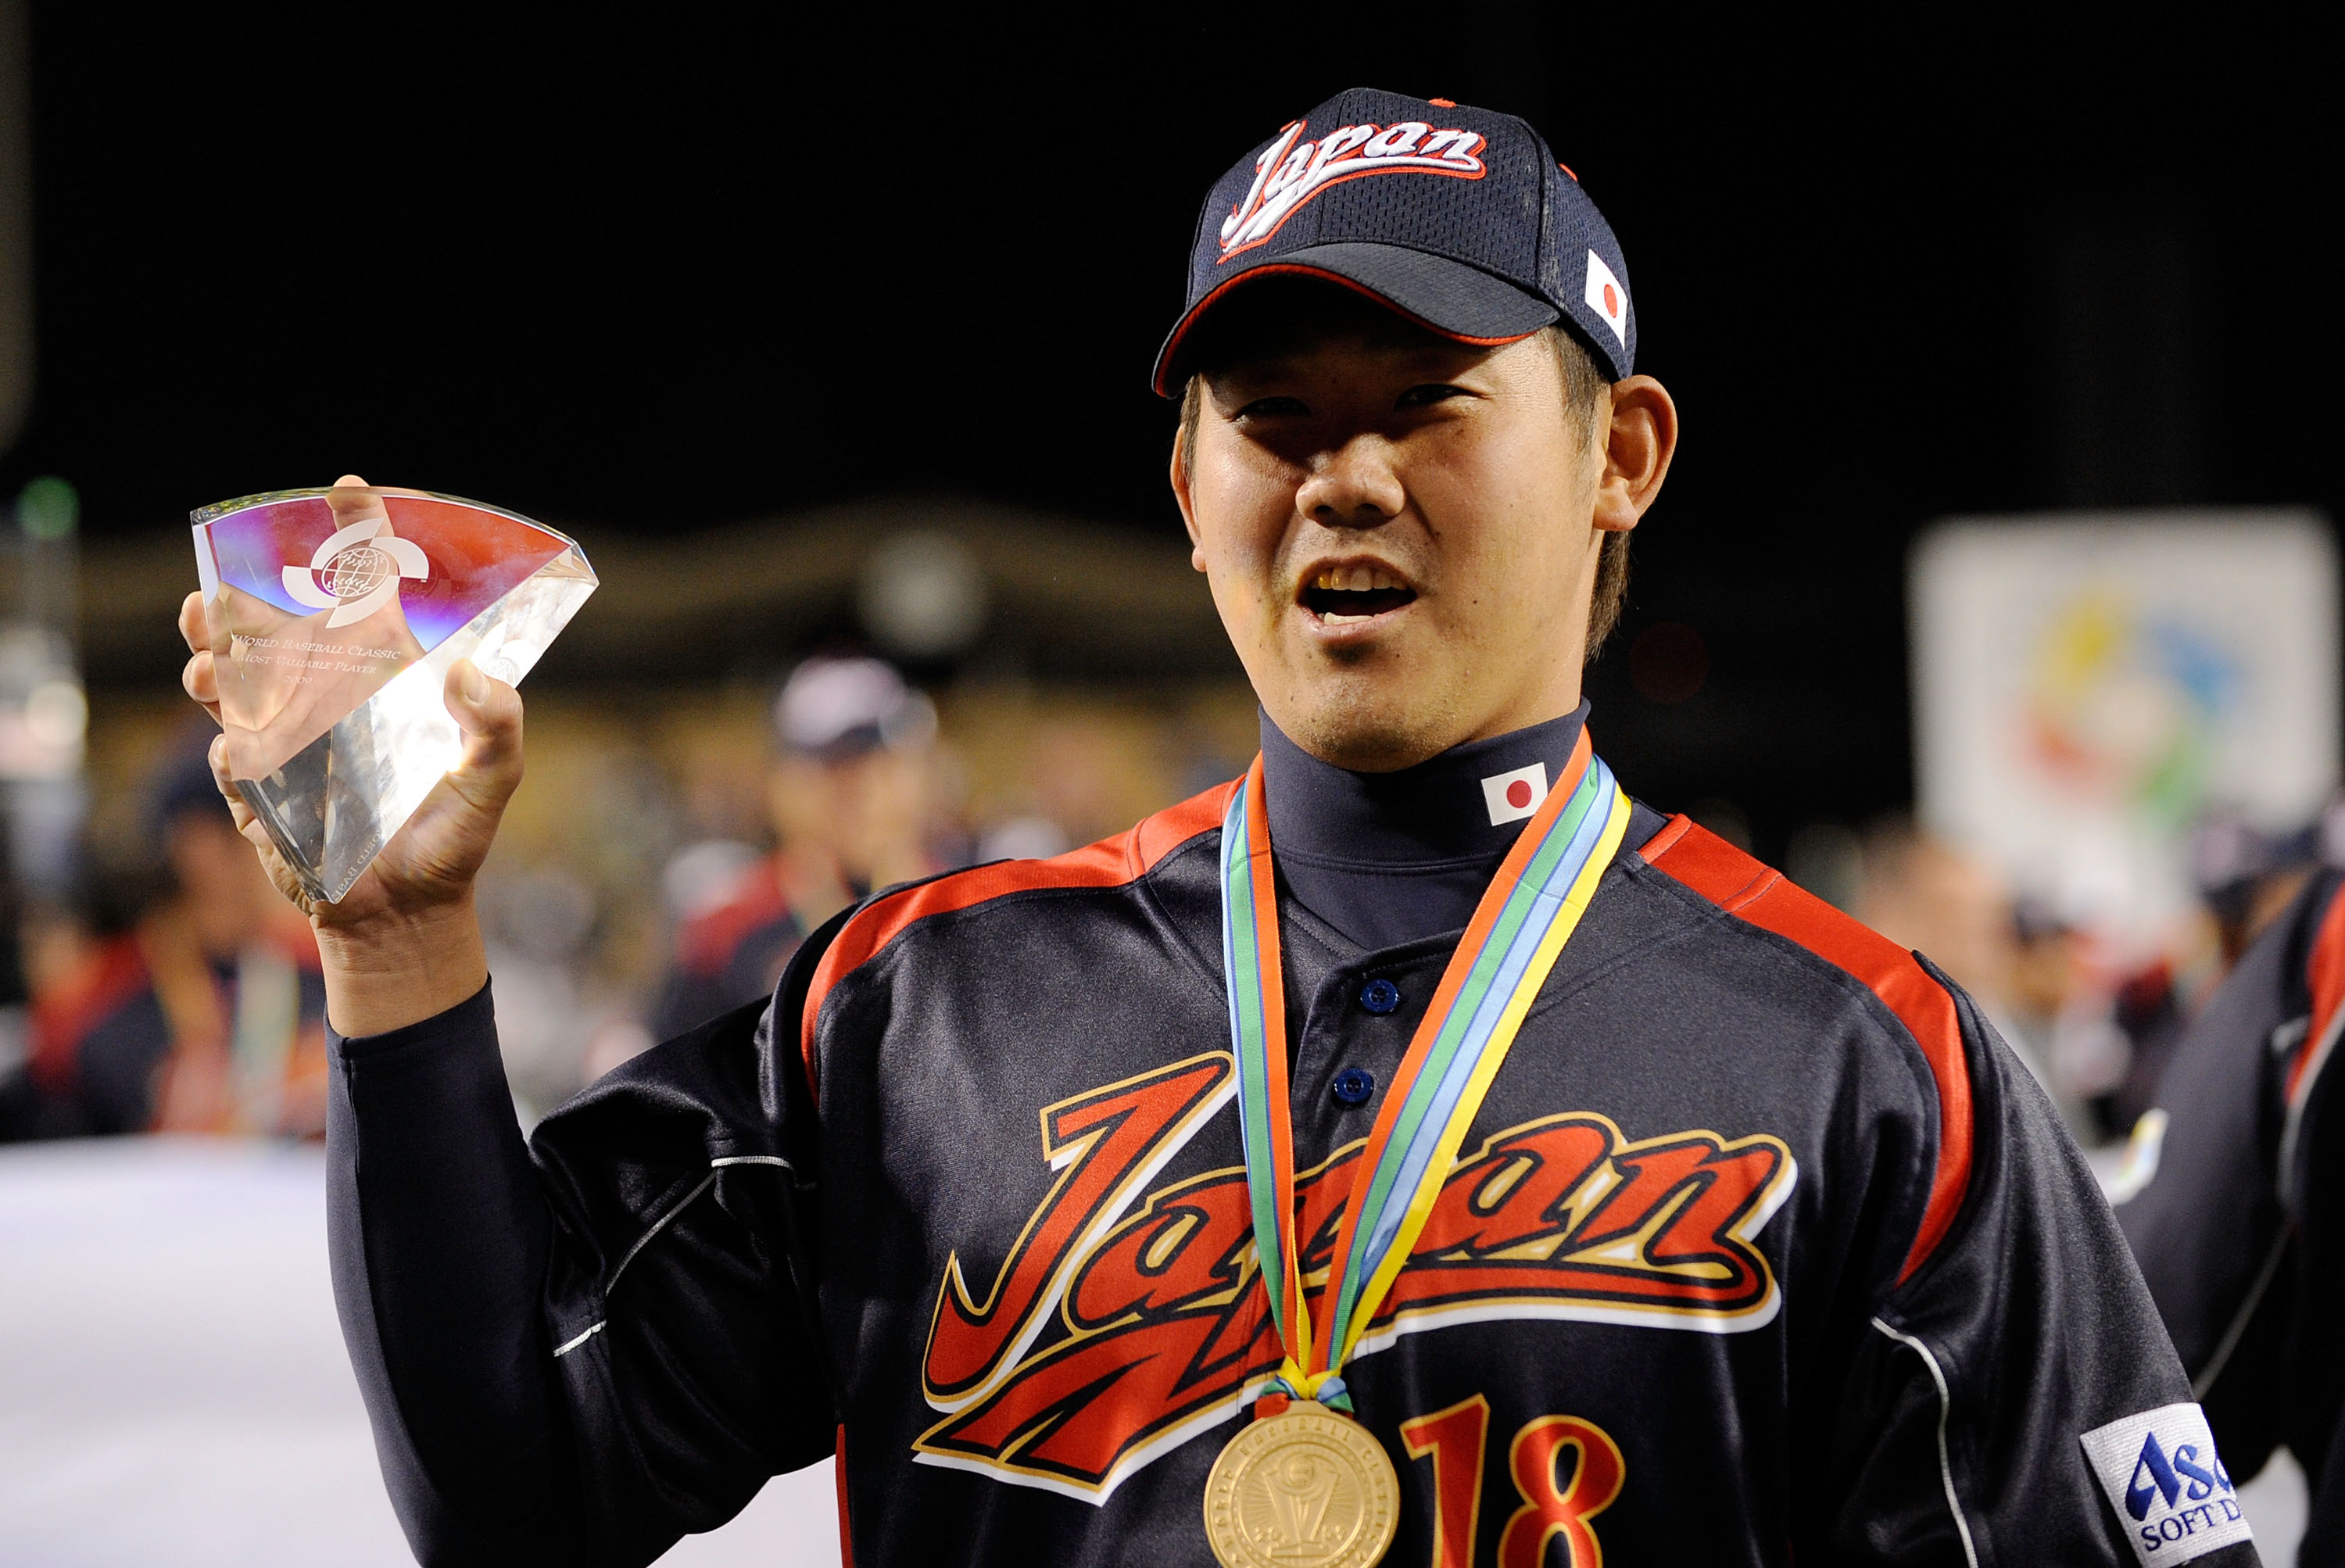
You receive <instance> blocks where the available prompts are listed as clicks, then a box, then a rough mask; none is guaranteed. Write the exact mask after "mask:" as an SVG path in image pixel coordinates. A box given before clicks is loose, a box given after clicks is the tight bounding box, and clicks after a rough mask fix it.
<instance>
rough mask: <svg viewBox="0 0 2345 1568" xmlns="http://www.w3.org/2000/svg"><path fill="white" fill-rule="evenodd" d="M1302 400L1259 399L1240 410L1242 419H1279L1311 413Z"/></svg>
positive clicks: (1285, 398) (1239, 413)
mask: <svg viewBox="0 0 2345 1568" xmlns="http://www.w3.org/2000/svg"><path fill="white" fill-rule="evenodd" d="M1309 412H1311V410H1310V409H1309V408H1308V407H1306V406H1304V402H1303V400H1302V399H1301V398H1293V397H1258V398H1256V399H1254V402H1250V403H1248V404H1246V405H1245V406H1244V408H1242V409H1240V410H1238V417H1239V418H1240V419H1278V418H1282V417H1292V416H1293V415H1295V414H1299V413H1309Z"/></svg>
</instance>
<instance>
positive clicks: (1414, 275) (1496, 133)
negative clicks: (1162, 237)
mask: <svg viewBox="0 0 2345 1568" xmlns="http://www.w3.org/2000/svg"><path fill="white" fill-rule="evenodd" d="M1281 276H1284V277H1294V276H1303V277H1315V278H1322V279H1325V280H1327V281H1329V282H1333V283H1337V284H1341V285H1343V286H1345V287H1346V288H1350V289H1354V290H1359V291H1360V292H1362V293H1365V294H1367V295H1368V296H1370V297H1371V298H1373V299H1375V300H1377V301H1378V302H1380V303H1382V304H1384V305H1386V306H1388V307H1389V308H1391V309H1392V310H1395V311H1399V312H1400V313H1401V314H1402V315H1404V316H1406V317H1408V318H1409V319H1411V320H1412V321H1416V322H1418V323H1420V324H1421V325H1423V326H1426V327H1429V328H1431V329H1432V330H1433V331H1436V332H1439V333H1441V334H1442V335H1443V336H1445V337H1449V338H1455V339H1457V340H1458V341H1461V342H1468V343H1494V344H1495V343H1507V342H1512V341H1515V340H1516V339H1518V338H1527V337H1528V336H1530V335H1531V334H1532V333H1533V332H1536V331H1538V330H1539V329H1540V328H1542V327H1545V326H1548V325H1550V324H1552V323H1554V322H1557V321H1560V322H1562V323H1563V325H1564V327H1565V328H1566V329H1567V330H1568V331H1570V333H1571V334H1572V336H1573V337H1575V338H1577V339H1579V341H1580V342H1581V343H1582V344H1583V345H1584V346H1585V347H1586V348H1587V349H1588V350H1589V352H1590V353H1592V354H1593V355H1594V356H1595V358H1596V363H1597V364H1598V366H1599V368H1601V369H1603V370H1604V371H1606V372H1609V376H1610V378H1611V379H1612V380H1614V381H1620V380H1623V379H1625V378H1626V377H1627V376H1628V375H1629V369H1630V367H1631V366H1632V365H1633V364H1634V363H1635V362H1636V358H1637V316H1636V311H1635V310H1634V308H1633V307H1632V306H1631V305H1630V304H1629V264H1628V262H1627V261H1626V260H1623V259H1622V257H1621V255H1620V243H1619V240H1617V239H1613V238H1612V228H1611V225H1609V224H1608V223H1606V222H1605V221H1604V215H1603V214H1602V213H1600V212H1599V211H1597V210H1596V203H1595V202H1593V201H1591V200H1589V198H1588V195H1587V193H1586V192H1585V191H1583V190H1581V189H1580V188H1579V179H1578V178H1577V177H1575V176H1574V175H1573V174H1572V173H1571V171H1570V170H1568V169H1567V168H1564V167H1563V166H1562V165H1560V164H1558V163H1557V162H1556V160H1555V157H1554V155H1553V154H1552V153H1550V152H1548V148H1547V143H1545V142H1544V141H1542V140H1540V139H1539V134H1538V132H1537V131H1535V130H1533V129H1531V127H1529V126H1528V125H1527V124H1525V123H1524V122H1523V121H1521V120H1519V119H1518V118H1516V117H1514V116H1513V115H1502V114H1496V113H1493V112H1492V111H1490V110H1488V109H1477V108H1468V107H1463V106H1460V105H1457V104H1453V103H1451V102H1449V101H1448V100H1447V99H1446V98H1412V97H1404V96H1402V95H1401V94H1399V93H1381V92H1377V91H1376V90H1375V89H1374V88H1371V87H1353V88H1351V89H1349V90H1347V91H1345V92H1341V93H1338V94H1336V95H1335V97H1332V98H1329V99H1328V100H1327V101H1326V102H1325V103H1324V104H1321V105H1320V106H1319V107H1317V108H1315V109H1313V110H1312V111H1311V112H1310V113H1309V114H1308V115H1306V116H1305V117H1303V118H1302V119H1299V120H1295V121H1293V122H1291V123H1290V124H1288V125H1286V126H1285V127H1283V128H1282V129H1281V130H1280V131H1279V133H1278V134H1277V135H1276V136H1274V137H1271V138H1270V139H1269V140H1268V141H1266V142H1264V143H1263V144H1262V145H1261V146H1259V147H1257V148H1254V151H1253V152H1251V153H1249V154H1247V155H1246V156H1245V157H1244V158H1242V159H1240V160H1239V162H1238V164H1237V167H1236V168H1233V169H1231V170H1230V171H1229V173H1227V174H1225V175H1223V176H1222V178H1221V179H1220V181H1219V182H1218V183H1216V184H1215V185H1214V187H1213V193H1212V194H1211V195H1210V196H1208V197H1206V199H1205V210H1204V213H1203V216H1202V217H1200V218H1199V219H1198V220H1197V238H1196V242H1195V244H1194V245H1193V246H1192V247H1191V248H1190V251H1189V300H1188V304H1187V305H1186V307H1185V308H1183V311H1182V312H1181V319H1180V321H1178V322H1176V323H1175V324H1174V325H1173V331H1172V333H1171V335H1169V336H1168V337H1166V338H1165V340H1164V346H1163V348H1162V349H1161V350H1159V351H1157V355H1156V374H1155V386H1156V391H1157V392H1158V393H1159V394H1160V395H1162V396H1166V397H1170V396H1173V394H1174V393H1176V392H1178V391H1179V390H1180V387H1181V384H1182V382H1183V381H1185V380H1186V379H1187V377H1188V373H1189V367H1188V363H1187V361H1186V358H1185V354H1186V351H1188V350H1189V349H1190V348H1191V347H1192V346H1193V343H1194V341H1195V340H1196V336H1197V334H1196V327H1197V324H1198V323H1199V322H1200V321H1203V320H1204V318H1205V315H1206V313H1207V312H1208V311H1211V310H1212V309H1213V307H1214V305H1216V304H1217V303H1219V302H1220V301H1221V300H1224V299H1227V298H1228V297H1229V295H1230V294H1231V293H1232V292H1233V290H1235V289H1236V288H1237V286H1238V285H1239V284H1241V283H1244V282H1247V281H1249V280H1254V279H1256V278H1264V277H1281Z"/></svg>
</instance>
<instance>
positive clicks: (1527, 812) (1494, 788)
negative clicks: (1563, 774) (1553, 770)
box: [1482, 762, 1547, 828]
mask: <svg viewBox="0 0 2345 1568" xmlns="http://www.w3.org/2000/svg"><path fill="white" fill-rule="evenodd" d="M1544 799H1547V764H1546V763H1544V762H1534V763H1532V764H1531V765H1530V766H1529V767H1528V768H1518V769H1514V770H1513V771H1511V772H1508V773H1493V774H1491V775H1490V776H1489V777H1488V778H1487V779H1483V780H1482V804H1483V805H1485V806H1487V807H1488V808H1489V809H1490V826H1492V827H1493V828H1497V827H1503V826H1504V825H1505V824H1507V823H1508V822H1519V821H1521V820H1523V819H1524V818H1526V817H1528V816H1532V815H1535V814H1536V813H1537V812H1538V809H1539V802H1540V801H1542V800H1544Z"/></svg>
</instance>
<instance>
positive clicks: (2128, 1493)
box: [2076, 1405, 2253, 1568]
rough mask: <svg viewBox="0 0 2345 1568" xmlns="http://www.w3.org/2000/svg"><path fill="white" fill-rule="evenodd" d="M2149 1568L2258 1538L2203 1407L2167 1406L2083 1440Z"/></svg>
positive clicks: (2112, 1503) (2100, 1429)
mask: <svg viewBox="0 0 2345 1568" xmlns="http://www.w3.org/2000/svg"><path fill="white" fill-rule="evenodd" d="M2076 1441H2079V1442H2081V1443H2083V1444H2084V1445H2085V1461H2086V1463H2087V1464H2089V1465H2091V1466H2092V1467H2093V1473H2094V1474H2095V1475H2096V1476H2097V1477H2099V1478H2100V1482H2101V1490H2102V1491H2103V1492H2106V1493H2108V1498H2109V1505H2110V1506H2111V1507H2112V1508H2115V1509H2116V1510H2117V1519H2118V1522H2120V1523H2122V1524H2123V1525H2124V1526H2125V1529H2126V1536H2127V1539H2128V1540H2130V1541H2131V1542H2132V1543H2133V1553H2134V1555H2135V1556H2136V1557H2137V1558H2139V1559H2140V1560H2141V1562H2142V1563H2143V1564H2144V1568H2149V1565H2151V1564H2155V1563H2188V1562H2189V1561H2190V1560H2191V1559H2192V1558H2194V1557H2202V1556H2204V1555H2206V1554H2207V1553H2209V1552H2212V1551H2214V1550H2215V1549H2216V1548H2217V1547H2219V1546H2229V1545H2231V1544H2233V1543H2237V1542H2241V1541H2248V1540H2252V1539H2253V1536H2252V1535H2251V1534H2250V1533H2249V1530H2248V1521H2247V1516H2246V1515H2245V1514H2243V1513H2242V1512H2239V1497H2238V1491H2237V1490H2236V1489H2235V1488H2234V1487H2233V1486H2232V1485H2231V1478H2230V1476H2229V1475H2228V1473H2226V1472H2225V1471H2224V1469H2223V1461H2221V1460H2219V1459H2217V1458H2216V1457H2215V1438H2214V1434H2213V1433H2211V1432H2209V1431H2208V1430H2207V1418H2206V1416H2205V1415H2204V1414H2202V1413H2201V1412H2200V1410H2199V1409H2198V1406H2197V1405H2167V1406H2164V1407H2162V1408H2160V1409H2158V1410H2145V1411H2143V1412H2142V1413H2141V1414H2140V1415H2137V1416H2127V1417H2126V1418H2125V1419H2124V1420H2115V1421H2111V1422H2110V1423H2109V1424H2108V1425H2106V1426H2105V1427H2096V1428H2095V1429H2094V1430H2093V1431H2088V1432H2086V1433H2085V1435H2084V1436H2083V1437H2081V1438H2079V1439H2077V1440H2076Z"/></svg>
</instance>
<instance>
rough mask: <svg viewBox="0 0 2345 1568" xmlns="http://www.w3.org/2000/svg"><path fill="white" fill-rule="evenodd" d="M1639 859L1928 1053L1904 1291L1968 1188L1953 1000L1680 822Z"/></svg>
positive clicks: (1890, 945)
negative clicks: (1789, 948)
mask: <svg viewBox="0 0 2345 1568" xmlns="http://www.w3.org/2000/svg"><path fill="white" fill-rule="evenodd" d="M1641 852H1642V854H1643V855H1644V857H1645V859H1646V860H1647V861H1648V862H1649V863H1650V864H1651V865H1652V866H1654V867H1655V868H1656V869H1658V870H1660V871H1666V872H1668V873H1669V874H1670V876H1672V877H1674V878H1676V879H1677V880H1678V881H1680V882H1683V883H1684V884H1685V885H1686V886H1687V887H1690V888H1691V889H1692V890H1693V891H1695V892H1698V893H1700V895H1701V896H1702V897H1704V898H1706V899H1708V900H1710V901H1711V902H1712V903H1714V904H1716V905H1717V906H1718V907H1719V908H1720V909H1721V910H1723V911H1726V912H1727V913H1728V914H1731V915H1733V916H1735V917H1736V918H1737V919H1740V920H1745V921H1750V922H1751V924H1752V925H1755V926H1757V927H1759V928H1760V929H1761V931H1771V932H1774V933H1775V934H1776V935H1778V936H1782V937H1789V938H1790V939H1791V940H1792V941H1793V942H1798V943H1799V944H1800V945H1801V946H1802V947H1804V948H1806V949H1807V950H1808V951H1809V952H1812V953H1814V954H1816V955H1817V956H1818V957H1820V958H1822V959H1825V960H1828V961H1829V962H1832V963H1834V964H1836V965H1838V966H1839V967H1840V968H1842V969H1843V970H1845V971H1846V972H1848V973H1850V974H1852V975H1854V976H1855V977H1856V978H1857V979H1859V980H1861V981H1863V982H1864V983H1865V984H1866V985H1868V986H1871V987H1872V988H1873V994H1875V995H1876V996H1878V997H1880V998H1881V1000H1882V1001H1883V1002H1884V1003H1887V1004H1888V1006H1889V1010H1890V1011H1891V1012H1892V1013H1895V1014H1896V1015H1897V1016H1898V1018H1899V1019H1900V1020H1902V1021H1903V1023H1904V1025H1905V1027H1906V1028H1907V1030H1909V1031H1910V1032H1912V1033H1913V1036H1914V1044H1917V1045H1919V1046H1920V1047H1921V1048H1922V1057H1923V1060H1924V1061H1926V1062H1927V1063H1929V1064H1930V1075H1931V1076H1932V1077H1933V1078H1934V1079H1935V1080H1936V1081H1937V1085H1938V1168H1937V1170H1936V1172H1935V1173H1934V1175H1933V1176H1931V1178H1930V1201H1929V1203H1928V1205H1927V1206H1926V1207H1924V1209H1923V1211H1922V1224H1921V1227H1920V1228H1919V1229H1918V1230H1916V1231H1915V1232H1914V1245H1913V1247H1912V1248H1911V1249H1910V1250H1909V1251H1908V1252H1907V1253H1906V1254H1905V1262H1904V1266H1903V1268H1900V1269H1899V1270H1898V1271H1897V1282H1898V1283H1899V1284H1901V1285H1902V1284H1903V1283H1904V1282H1905V1281H1906V1280H1907V1279H1908V1278H1912V1276H1913V1273H1914V1270H1915V1269H1916V1268H1920V1267H1922V1263H1923V1261H1924V1259H1925V1258H1927V1257H1929V1256H1930V1253H1931V1252H1932V1250H1933V1249H1934V1248H1935V1247H1937V1245H1938V1243H1939V1241H1940V1240H1941V1239H1942V1238H1943V1237H1944V1236H1945V1234H1946V1230H1947V1227H1950V1226H1952V1225H1953V1224H1954V1215H1955V1213H1956V1211H1957V1210H1959V1209H1960V1208H1961V1207H1962V1202H1963V1193H1964V1189H1965V1188H1967V1187H1968V1186H1969V1185H1970V1175H1971V1076H1970V1065H1969V1063H1968V1062H1967V1060H1966V1059H1965V1058H1964V1055H1963V1033H1962V1023H1961V1021H1960V1020H1959V1019H1958V1018H1957V1017H1956V1016H1955V1013H1954V998H1953V997H1952V996H1951V995H1949V994H1948V993H1947V992H1946V989H1945V987H1944V986H1942V985H1940V984H1939V983H1937V982H1936V981H1934V980H1933V979H1931V978H1930V974H1929V972H1928V971H1927V970H1925V969H1924V968H1923V967H1922V966H1921V964H1920V963H1918V962H1915V960H1914V955H1913V954H1912V953H1910V952H1906V951H1905V950H1904V949H1903V948H1901V947H1899V946H1898V945H1897V944H1896V943H1895V942H1891V941H1890V940H1889V939H1888V938H1887V937H1885V936H1882V935H1880V934H1879V933H1878V932H1873V931H1871V930H1868V929H1867V928H1866V927H1865V926H1863V925H1862V924H1860V923H1859V922H1857V921H1853V920H1851V919H1850V918H1849V917H1848V916H1846V915H1844V914H1843V913H1841V912H1840V911H1838V910H1836V909H1834V908H1832V905H1830V904H1828V903H1826V902H1824V901H1823V900H1822V899H1820V898H1818V897H1816V896H1815V895H1814V894H1813V893H1811V892H1808V891H1805V890H1803V889H1802V888H1799V887H1796V886H1794V885H1793V884H1792V883H1791V882H1789V881H1785V880H1784V878H1783V874H1782V872H1781V871H1775V870H1773V869H1772V868H1771V867H1769V866H1766V865H1763V864H1761V862H1759V861H1758V860H1753V859H1751V857H1750V856H1749V855H1746V854H1744V853H1743V852H1742V851H1741V850H1738V849H1736V848H1735V847H1734V846H1733V845H1731V844H1730V843H1728V842H1727V841H1726V840H1723V839H1721V838H1720V837H1719V836H1718V835H1717V834H1715V833H1712V832H1711V831H1709V830H1706V829H1703V828H1700V827H1696V826H1695V825H1694V824H1693V823H1691V822H1690V821H1689V820H1687V819H1685V818H1683V817H1678V818H1675V819H1673V820H1671V821H1670V825H1669V826H1668V827H1666V828H1664V829H1662V830H1660V832H1658V833H1656V834H1654V835H1653V838H1652V841H1651V842H1650V843H1649V844H1647V845H1646V846H1645V848H1644V850H1642V851H1641Z"/></svg>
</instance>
